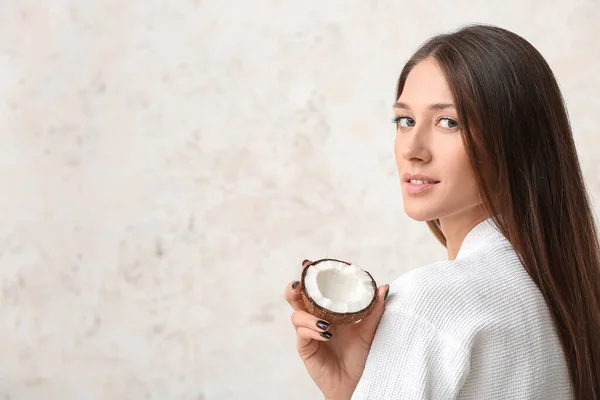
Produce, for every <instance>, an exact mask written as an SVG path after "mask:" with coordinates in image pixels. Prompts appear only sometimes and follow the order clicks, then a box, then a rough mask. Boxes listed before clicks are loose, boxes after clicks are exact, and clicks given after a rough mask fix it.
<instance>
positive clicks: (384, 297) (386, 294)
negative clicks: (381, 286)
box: [383, 285, 390, 300]
mask: <svg viewBox="0 0 600 400" xmlns="http://www.w3.org/2000/svg"><path fill="white" fill-rule="evenodd" d="M388 294H390V285H388V287H387V289H386V291H385V296H383V299H384V300H385V299H387V297H388Z"/></svg>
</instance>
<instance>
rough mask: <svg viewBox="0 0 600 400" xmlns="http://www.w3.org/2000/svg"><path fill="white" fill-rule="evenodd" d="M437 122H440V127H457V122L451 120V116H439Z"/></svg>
mask: <svg viewBox="0 0 600 400" xmlns="http://www.w3.org/2000/svg"><path fill="white" fill-rule="evenodd" d="M438 123H441V126H442V128H446V129H454V128H456V127H458V122H456V121H455V120H453V119H452V118H440V119H439V120H438Z"/></svg>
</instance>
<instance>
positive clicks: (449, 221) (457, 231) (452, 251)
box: [440, 205, 490, 260]
mask: <svg viewBox="0 0 600 400" xmlns="http://www.w3.org/2000/svg"><path fill="white" fill-rule="evenodd" d="M489 216H490V215H489V213H488V212H487V211H486V210H485V209H484V208H483V206H481V205H480V206H477V207H475V208H473V209H470V210H468V211H466V212H462V213H460V214H454V215H449V216H447V217H443V218H440V228H441V229H442V233H443V234H444V236H445V237H446V249H447V251H448V260H455V259H456V255H457V254H458V251H459V250H460V246H461V245H462V243H463V241H464V240H465V237H466V236H467V234H468V233H469V232H470V231H471V230H472V229H473V228H474V227H475V226H477V224H479V223H481V222H483V221H485V220H486V219H487V218H489Z"/></svg>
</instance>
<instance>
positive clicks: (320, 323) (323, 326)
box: [317, 320, 329, 331]
mask: <svg viewBox="0 0 600 400" xmlns="http://www.w3.org/2000/svg"><path fill="white" fill-rule="evenodd" d="M317 326H318V327H319V328H321V329H323V330H324V331H326V330H327V328H329V324H328V323H327V322H325V321H322V320H319V321H317Z"/></svg>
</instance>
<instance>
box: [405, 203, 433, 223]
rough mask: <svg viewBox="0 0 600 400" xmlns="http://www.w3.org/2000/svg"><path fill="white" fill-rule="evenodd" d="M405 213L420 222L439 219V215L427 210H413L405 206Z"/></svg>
mask: <svg viewBox="0 0 600 400" xmlns="http://www.w3.org/2000/svg"><path fill="white" fill-rule="evenodd" d="M404 212H405V213H406V215H407V216H408V217H409V218H410V219H413V220H415V221H418V222H427V221H431V220H434V219H437V218H438V216H437V214H435V213H434V212H432V210H428V209H427V208H420V209H413V208H410V207H406V205H405V206H404Z"/></svg>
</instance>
